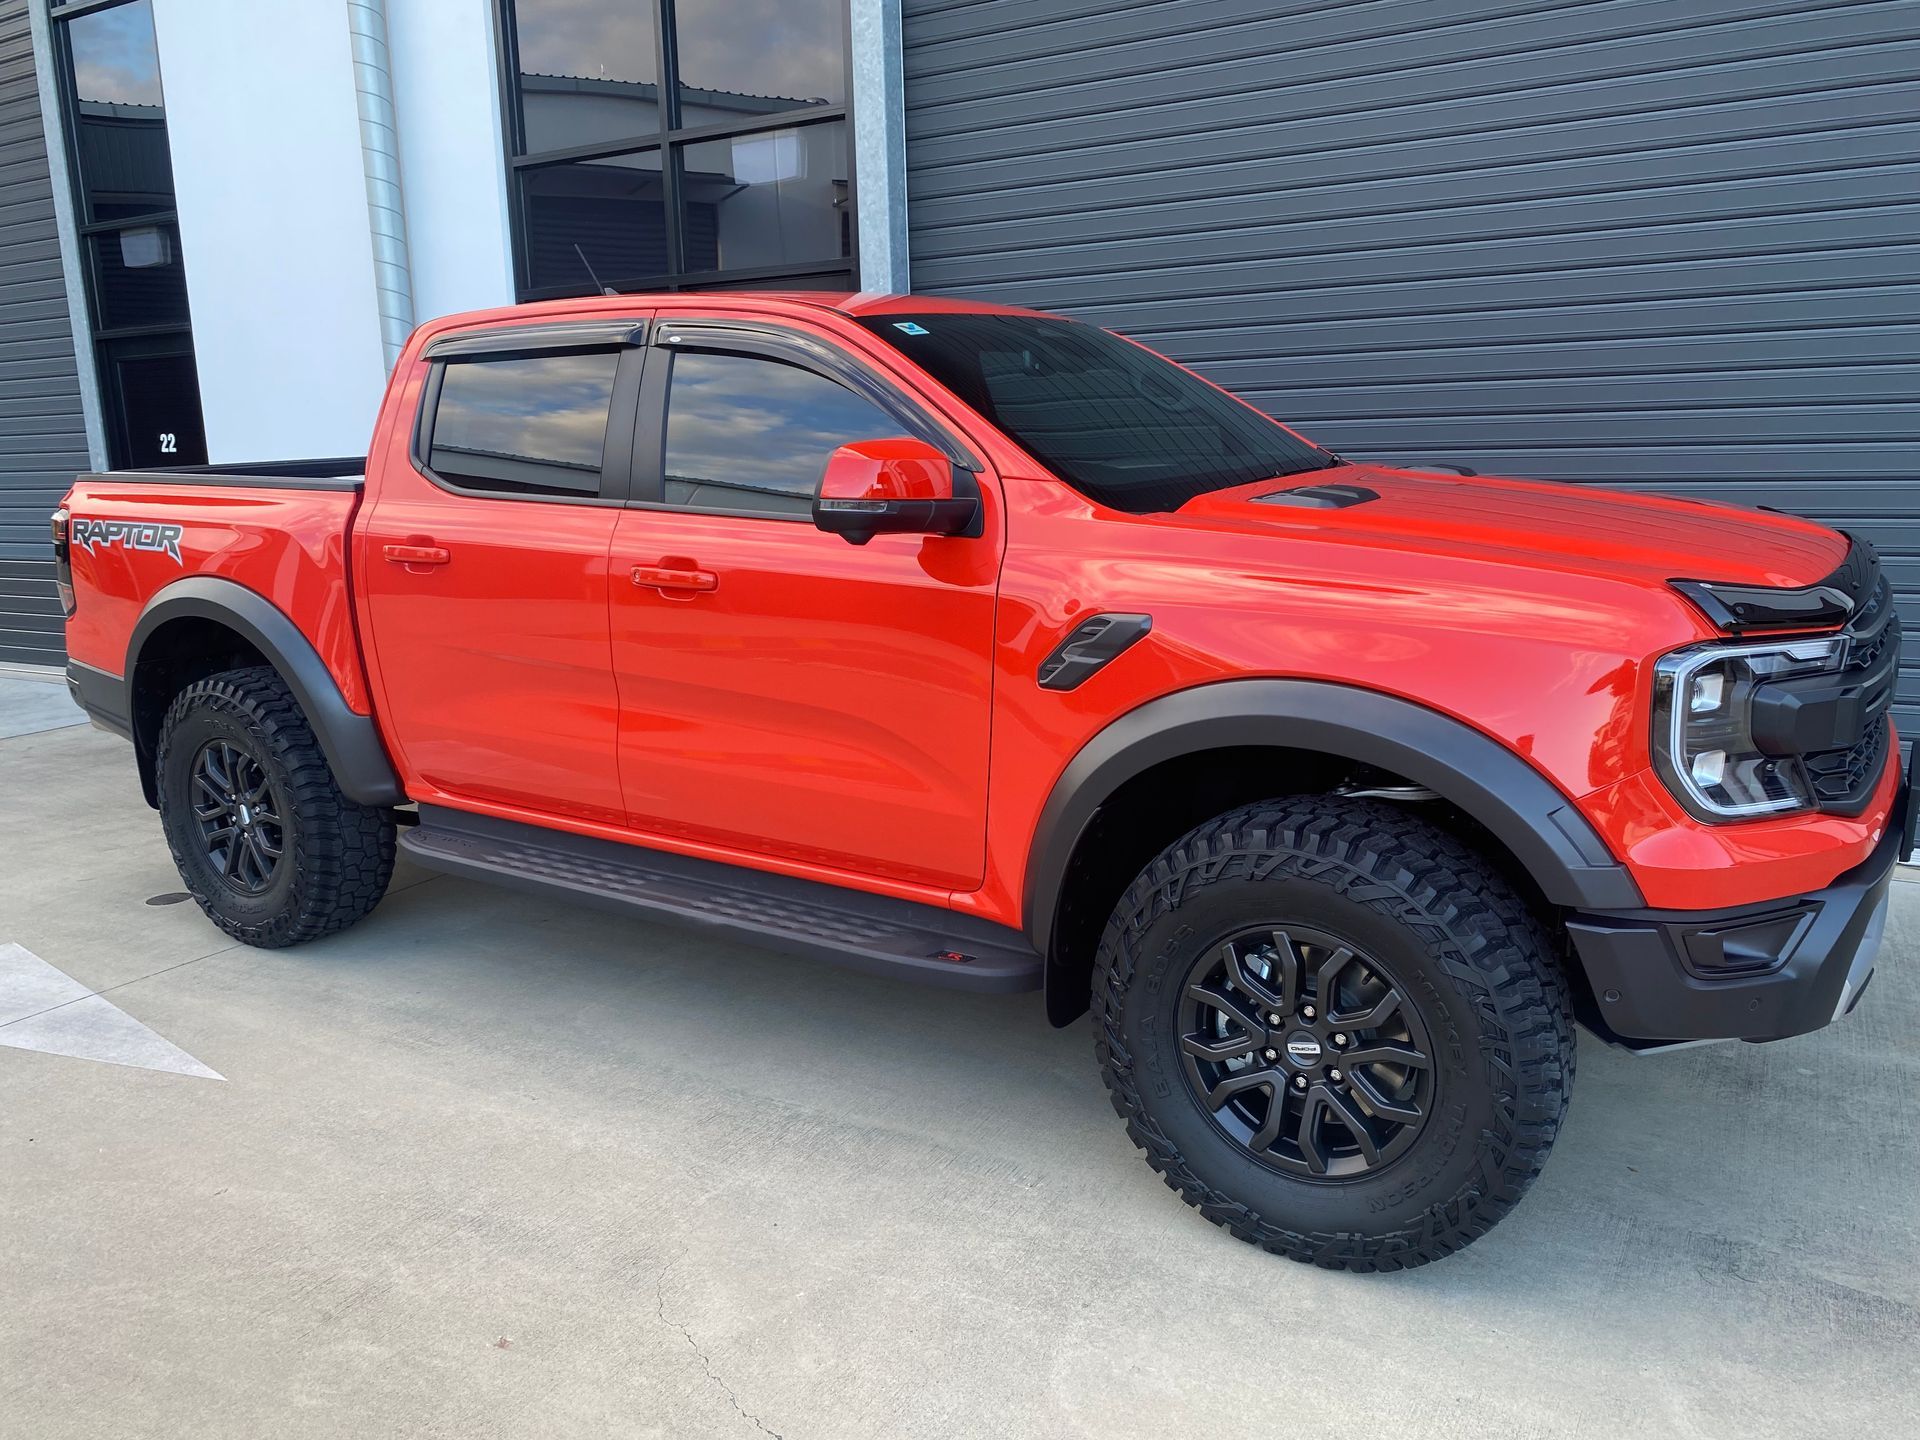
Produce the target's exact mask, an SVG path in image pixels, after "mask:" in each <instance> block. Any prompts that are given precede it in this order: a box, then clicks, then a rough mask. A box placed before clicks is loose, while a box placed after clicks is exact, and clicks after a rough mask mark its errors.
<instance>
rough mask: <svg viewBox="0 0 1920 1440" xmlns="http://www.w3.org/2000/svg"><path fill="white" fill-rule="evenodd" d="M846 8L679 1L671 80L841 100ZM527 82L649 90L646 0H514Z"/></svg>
mask: <svg viewBox="0 0 1920 1440" xmlns="http://www.w3.org/2000/svg"><path fill="white" fill-rule="evenodd" d="M844 3H845V0H679V3H678V5H677V6H676V7H675V13H676V27H677V33H678V41H679V50H680V80H681V83H682V84H683V85H687V86H690V87H693V88H695V89H701V90H716V91H722V92H729V93H733V94H749V95H778V96H786V97H789V98H794V99H816V98H826V99H831V100H834V101H836V102H837V101H840V100H843V99H845V82H844V79H843V72H844V70H845V47H844V42H843V40H842V37H841V20H840V11H841V7H842V5H843V4H844ZM514 9H515V14H516V17H517V20H516V33H517V38H518V41H519V46H520V69H521V70H522V72H524V73H526V74H529V75H572V76H578V77H584V78H588V79H595V80H628V81H645V82H652V81H654V80H656V79H658V75H657V74H656V71H655V67H654V46H653V13H652V12H653V5H652V3H651V0H517V3H516V5H515V7H514Z"/></svg>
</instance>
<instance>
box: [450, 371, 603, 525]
mask: <svg viewBox="0 0 1920 1440" xmlns="http://www.w3.org/2000/svg"><path fill="white" fill-rule="evenodd" d="M619 364H620V357H619V354H618V353H617V352H615V351H610V350H603V351H598V352H595V353H592V354H585V355H536V356H532V357H530V358H527V359H520V360H480V361H462V362H458V363H454V364H449V365H448V366H447V367H446V369H445V372H444V374H443V376H442V379H441V382H440V405H439V408H438V409H437V410H435V411H434V417H433V449H432V456H431V461H432V465H433V468H434V470H435V471H436V472H438V473H439V474H441V475H443V476H445V477H446V478H447V479H450V480H453V481H456V482H457V483H459V484H461V485H465V486H468V487H470V488H473V489H481V490H499V491H502V492H505V493H510V494H546V495H593V494H597V493H598V492H599V489H600V464H601V458H602V455H603V450H604V446H605V443H606V436H607V409H608V406H609V404H610V402H611V401H612V398H613V377H614V372H615V370H616V369H617V368H618V367H619Z"/></svg>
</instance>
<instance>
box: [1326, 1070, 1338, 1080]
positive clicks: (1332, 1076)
mask: <svg viewBox="0 0 1920 1440" xmlns="http://www.w3.org/2000/svg"><path fill="white" fill-rule="evenodd" d="M1327 1078H1328V1079H1329V1080H1338V1079H1339V1078H1340V1072H1339V1071H1338V1070H1329V1071H1328V1072H1327Z"/></svg>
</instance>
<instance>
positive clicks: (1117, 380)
mask: <svg viewBox="0 0 1920 1440" xmlns="http://www.w3.org/2000/svg"><path fill="white" fill-rule="evenodd" d="M860 323H861V324H862V325H864V326H866V327H867V328H868V329H869V330H871V331H872V332H873V333H874V334H875V335H878V336H879V337H880V338H881V339H883V340H885V341H886V342H887V343H888V344H889V345H892V346H893V347H894V348H895V349H896V350H898V351H899V352H900V353H901V354H903V355H905V356H907V357H908V358H909V359H911V360H913V361H914V363H916V364H917V365H919V366H920V367H921V368H922V369H924V370H926V371H927V372H928V373H929V374H931V375H932V376H933V377H934V379H936V380H938V381H939V382H940V383H941V384H942V385H945V386H946V387H947V388H948V389H949V390H951V391H953V393H954V394H956V395H958V396H959V397H960V398H961V399H962V400H965V401H966V402H967V404H969V405H971V406H972V407H973V408H974V409H975V410H978V411H979V412H980V413H981V414H982V415H983V416H985V417H986V418H987V419H988V420H991V421H992V422H993V423H994V424H995V425H997V426H999V427H1000V429H1001V430H1003V431H1004V432H1005V433H1006V435H1007V437H1008V438H1009V439H1011V440H1013V441H1014V442H1015V443H1016V444H1018V445H1019V446H1020V448H1021V449H1023V450H1025V451H1026V452H1027V453H1028V454H1029V455H1031V456H1033V458H1034V459H1036V460H1038V461H1039V462H1040V463H1041V464H1043V465H1045V466H1046V467H1047V468H1048V469H1049V470H1051V471H1053V473H1054V474H1056V475H1058V476H1059V477H1060V478H1061V479H1062V480H1064V481H1066V482H1067V484H1069V485H1071V486H1073V488H1074V489H1076V490H1078V491H1079V492H1080V493H1081V494H1082V495H1085V496H1086V497H1087V498H1088V499H1089V500H1093V501H1095V502H1096V503H1098V504H1101V505H1106V506H1110V507H1111V508H1113V509H1115V510H1127V511H1131V512H1133V513H1135V514H1145V513H1148V512H1151V511H1160V510H1177V509H1179V508H1180V507H1181V506H1182V505H1184V504H1186V503H1187V501H1189V500H1191V499H1192V498H1193V497H1194V496H1196V495H1204V494H1205V493H1206V492H1207V491H1209V490H1225V489H1228V488H1230V487H1232V486H1235V485H1247V484H1251V483H1252V482H1253V481H1255V480H1266V479H1270V478H1272V477H1274V476H1279V475H1297V474H1299V473H1300V472H1302V471H1305V470H1324V469H1326V468H1328V467H1329V466H1332V465H1337V464H1339V463H1340V461H1339V460H1338V459H1337V458H1336V457H1334V456H1333V455H1330V454H1328V453H1327V452H1326V451H1325V450H1321V449H1319V448H1317V447H1315V446H1313V445H1310V444H1308V443H1307V442H1306V441H1305V440H1302V439H1301V438H1300V437H1299V436H1297V435H1294V434H1292V433H1291V432H1290V431H1287V430H1285V429H1283V428H1281V427H1280V426H1279V425H1277V424H1275V423H1274V422H1273V421H1271V420H1269V419H1267V418H1266V416H1264V415H1262V414H1260V413H1259V412H1258V411H1256V410H1251V409H1249V408H1248V407H1247V406H1245V405H1242V404H1241V403H1240V402H1239V401H1237V400H1235V399H1234V398H1233V397H1232V396H1230V395H1228V394H1226V393H1225V392H1223V391H1220V390H1216V389H1214V387H1213V386H1211V385H1209V384H1207V383H1206V382H1205V381H1204V380H1201V379H1200V378H1198V377H1197V376H1194V375H1190V374H1188V373H1187V372H1186V371H1185V370H1182V369H1181V368H1180V367H1179V366H1178V365H1175V364H1173V363H1172V362H1171V361H1168V360H1163V359H1162V358H1161V357H1160V356H1158V355H1155V354H1154V353H1153V352H1152V351H1150V350H1143V349H1141V348H1140V347H1139V346H1138V345H1134V344H1131V343H1130V342H1128V341H1125V340H1122V339H1121V338H1120V337H1119V336H1118V335H1114V334H1111V333H1109V332H1108V331H1105V330H1100V329H1096V328H1095V327H1094V326H1092V325H1082V324H1079V323H1078V322H1076V321H1072V320H1062V319H1056V318H1054V317H1051V316H1036V315H971V314H966V313H964V312H961V313H949V314H932V315H878V316H866V317H862V318H861V320H860Z"/></svg>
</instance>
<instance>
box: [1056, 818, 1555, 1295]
mask: <svg viewBox="0 0 1920 1440" xmlns="http://www.w3.org/2000/svg"><path fill="white" fill-rule="evenodd" d="M1093 1009H1094V1018H1095V1034H1096V1038H1097V1044H1098V1050H1099V1058H1100V1063H1101V1068H1102V1072H1103V1074H1104V1076H1105V1079H1106V1082H1107V1087H1108V1090H1109V1092H1110V1093H1111V1094H1112V1097H1113V1102H1114V1107H1115V1108H1116V1109H1117V1110H1118V1111H1119V1112H1120V1114H1121V1116H1122V1117H1123V1118H1124V1119H1125V1120H1126V1121H1127V1128H1128V1133H1129V1134H1130V1135H1131V1136H1132V1137H1133V1140H1134V1142H1135V1143H1136V1144H1138V1145H1139V1146H1140V1148H1141V1149H1142V1150H1144V1151H1145V1152H1146V1155H1147V1159H1148V1162H1149V1163H1150V1164H1151V1165H1152V1166H1153V1167H1154V1168H1155V1169H1156V1170H1158V1171H1159V1172H1160V1173H1161V1174H1162V1176H1164V1177H1165V1179H1166V1181H1167V1183H1168V1184H1169V1185H1170V1186H1172V1187H1173V1188H1174V1189H1175V1190H1176V1191H1178V1192H1179V1193H1180V1195H1181V1196H1182V1197H1183V1198H1184V1199H1186V1200H1187V1202H1188V1203H1189V1204H1192V1205H1194V1206H1196V1207H1197V1208H1199V1209H1200V1211H1201V1212H1202V1213H1203V1214H1205V1215H1206V1216H1207V1218H1209V1219H1211V1220H1213V1221H1214V1222H1215V1223H1217V1224H1220V1225H1223V1226H1225V1227H1226V1228H1227V1229H1229V1230H1231V1231H1232V1232H1233V1233H1234V1234H1235V1235H1238V1236H1239V1237H1240V1238H1241V1239H1243V1240H1247V1241H1250V1242H1252V1243H1254V1244H1258V1245H1260V1246H1262V1247H1264V1248H1266V1249H1268V1250H1272V1251H1274V1252H1275V1253H1277V1254H1282V1255H1286V1256H1288V1257H1290V1258H1292V1259H1296V1260H1302V1261H1308V1262H1311V1263H1314V1264H1318V1265H1323V1266H1328V1267H1330V1268H1335V1269H1354V1270H1389V1269H1400V1268H1404V1267H1407V1266H1412V1265H1420V1264H1425V1263H1426V1262H1427V1261H1430V1260H1434V1259H1437V1258H1439V1257H1440V1256H1442V1255H1446V1254H1449V1253H1451V1252H1452V1251H1454V1250H1457V1249H1459V1248H1460V1247H1461V1246H1462V1245H1465V1244H1467V1243H1469V1242H1470V1241H1472V1240H1473V1239H1475V1238H1476V1237H1477V1236H1479V1235H1481V1234H1483V1233H1485V1232H1486V1231H1487V1230H1488V1229H1490V1228H1491V1227H1492V1226H1493V1225H1494V1224H1495V1223H1496V1222H1497V1221H1499V1220H1500V1219H1501V1217H1503V1216H1504V1215H1505V1214H1506V1213H1507V1212H1508V1211H1509V1210H1510V1209H1512V1207H1513V1206H1514V1204H1515V1203H1516V1202H1517V1201H1518V1200H1519V1198H1520V1196H1521V1194H1522V1193H1524V1191H1525V1190H1526V1188H1527V1186H1528V1185H1529V1184H1531V1183H1532V1181H1533V1178H1534V1176H1535V1175H1536V1174H1537V1173H1538V1172H1539V1169H1540V1166H1541V1164H1542V1162H1544V1160H1545V1159H1546V1155H1547V1151H1548V1150H1549V1149H1550V1148H1551V1146H1552V1144H1553V1139H1554V1136H1555V1134H1556V1132H1557V1131H1558V1129H1559V1126H1560V1121H1561V1118H1562V1116H1563V1115H1564V1114H1565V1111H1566V1103H1567V1091H1568V1086H1569V1085H1570V1084H1571V1081H1572V1076H1573V1029H1572V1014H1571V1006H1570V1001H1569V996H1568V992H1567V987H1566V981H1565V977H1564V975H1563V974H1562V972H1561V970H1560V968H1559V966H1558V964H1557V963H1556V962H1555V960H1554V958H1553V951H1552V948H1551V945H1550V943H1549V941H1548V939H1547V936H1546V934H1545V933H1544V931H1543V930H1542V928H1541V926H1540V924H1539V922H1538V920H1537V919H1535V917H1534V916H1533V915H1532V913H1531V912H1530V911H1529V909H1528V908H1527V906H1526V905H1525V904H1524V903H1522V902H1521V900H1520V899H1519V898H1518V897H1517V896H1516V895H1515V894H1514V893H1513V891H1512V890H1511V888H1510V887H1509V886H1507V884H1506V883H1505V882H1504V881H1503V880H1502V879H1501V877H1500V876H1499V875H1498V874H1497V873H1496V872H1495V871H1494V870H1493V869H1492V868H1491V867H1490V866H1489V865H1487V864H1486V862H1485V861H1484V860H1482V859H1481V858H1480V857H1478V856H1476V855H1475V854H1473V853H1472V852H1471V851H1469V850H1467V849H1466V848H1465V847H1464V846H1462V845H1461V844H1460V843H1459V842H1457V841H1455V840H1454V839H1452V838H1451V837H1450V836H1448V835H1446V834H1444V833H1442V832H1440V831H1438V830H1436V829H1433V828H1432V827H1430V826H1428V825H1426V824H1424V823H1422V822H1420V821H1419V820H1418V819H1416V818H1414V817H1413V816H1411V815H1409V814H1408V813H1407V812H1405V811H1403V810H1400V809H1396V808H1393V807H1391V806H1387V805H1383V804H1379V803H1373V802H1366V801H1353V800H1346V799H1342V798H1341V797H1338V796H1303V797H1299V798H1295V799H1290V800H1279V801H1273V802H1270V803H1267V804H1263V805H1258V806H1252V807H1249V808H1247V809H1244V810H1237V811H1234V812H1233V813H1231V814H1228V815H1224V816H1222V817H1220V818H1219V819H1218V820H1214V821H1211V822H1209V823H1208V824H1206V825H1203V826H1201V827H1199V828H1198V829H1196V830H1194V831H1193V832H1191V833H1190V834H1188V835H1187V836H1185V837H1183V838H1182V839H1181V840H1179V841H1178V842H1176V843H1175V844H1174V845H1172V846H1170V847H1169V848H1168V849H1167V850H1166V851H1164V852H1163V853H1162V854H1161V855H1160V856H1159V857H1158V858H1157V859H1155V860H1154V861H1153V863H1152V864H1151V865H1149V866H1148V867H1147V869H1146V870H1145V871H1144V872H1143V873H1142V874H1141V876H1140V878H1139V879H1138V880H1137V881H1135V882H1134V885H1133V886H1132V888H1131V889H1130V890H1129V891H1128V893H1127V894H1126V896H1125V897H1123V899H1122V900H1121V902H1120V905H1119V907H1118V908H1117V909H1116V911H1115V913H1114V916H1113V918H1112V920H1111V921H1110V922H1109V923H1108V925H1107V929H1106V933H1105V935H1104V936H1103V938H1102V942H1101V948H1100V956H1099V961H1098V964H1097V965H1096V968H1095V975H1094V995H1093Z"/></svg>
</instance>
